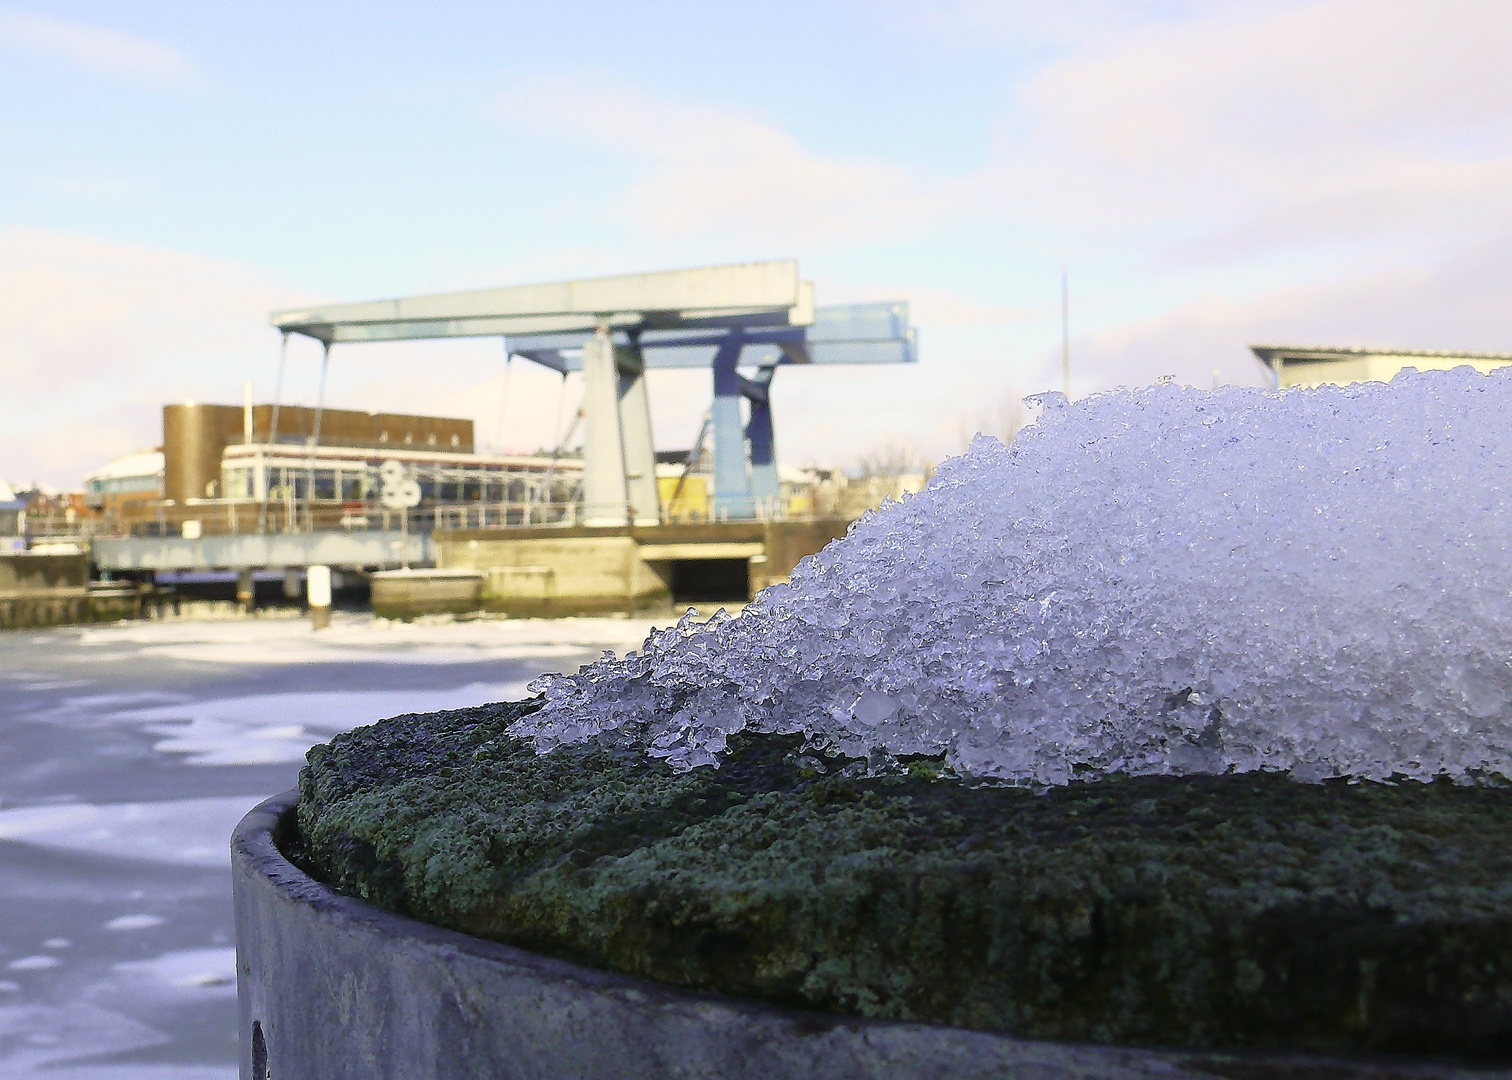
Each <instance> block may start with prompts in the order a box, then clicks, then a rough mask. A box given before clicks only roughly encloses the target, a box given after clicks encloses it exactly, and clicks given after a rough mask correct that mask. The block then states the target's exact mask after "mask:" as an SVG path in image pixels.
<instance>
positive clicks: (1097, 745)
mask: <svg viewBox="0 0 1512 1080" xmlns="http://www.w3.org/2000/svg"><path fill="white" fill-rule="evenodd" d="M1041 403H1042V404H1043V406H1044V408H1045V412H1044V414H1043V415H1042V417H1041V419H1040V420H1039V422H1038V423H1036V424H1035V425H1033V426H1032V427H1031V428H1029V429H1027V430H1025V431H1024V432H1022V433H1021V434H1020V435H1019V437H1018V438H1017V439H1016V440H1015V441H1014V443H1013V445H1012V446H1011V447H1005V446H1003V445H1002V444H1001V443H999V442H998V441H996V440H994V439H990V438H985V437H978V438H977V440H976V441H975V442H974V443H973V444H972V446H971V448H970V450H969V451H968V452H967V453H966V454H964V455H963V456H961V457H959V458H955V459H953V460H951V461H947V462H946V463H945V464H944V465H942V466H941V468H940V470H939V472H938V473H937V474H936V476H935V477H934V478H933V480H932V481H931V482H930V484H929V486H928V487H927V488H926V489H925V490H924V491H923V492H922V493H920V494H918V495H916V496H913V497H911V498H909V499H907V500H906V501H904V502H902V503H898V504H890V505H888V506H886V507H884V508H883V509H881V510H879V511H876V512H874V513H871V514H869V515H867V516H866V517H865V518H864V519H862V520H861V521H860V522H858V523H856V525H854V526H853V527H852V528H851V530H850V532H849V534H848V535H847V536H846V537H845V538H844V539H842V540H839V541H836V542H835V543H833V544H831V545H830V546H829V547H827V548H826V549H825V550H824V551H822V552H820V553H819V554H818V555H815V556H813V557H811V558H809V559H806V560H804V562H803V563H802V564H801V565H800V566H799V567H798V568H797V569H796V570H795V571H794V572H793V574H792V578H791V582H790V583H788V584H782V585H776V586H773V587H771V588H769V589H767V590H765V591H764V592H762V593H761V594H760V595H759V596H758V597H757V598H756V600H755V601H754V602H752V603H751V604H750V605H749V606H748V607H747V608H746V609H745V610H744V612H743V613H742V614H741V615H740V616H739V617H738V618H719V617H717V618H715V619H713V620H710V621H709V622H707V623H698V622H695V621H693V620H692V619H691V618H689V619H684V620H683V621H682V622H681V623H679V624H678V625H677V626H676V627H675V628H671V629H668V630H664V631H659V632H657V633H654V634H652V636H651V637H649V638H648V639H647V640H646V642H645V644H644V646H643V647H642V649H641V651H639V652H638V653H631V654H629V655H627V656H626V657H625V658H623V659H618V660H617V659H614V658H613V657H612V656H609V655H606V657H605V659H604V660H602V661H600V662H598V663H596V664H593V665H590V666H589V667H587V668H584V669H583V670H582V671H581V672H580V673H578V674H576V675H553V676H547V677H545V678H543V679H541V680H539V681H538V682H537V683H535V684H532V689H535V690H538V691H543V692H544V693H545V695H546V703H545V706H544V707H543V708H542V709H541V710H540V711H539V712H536V713H534V714H532V715H531V716H529V717H527V718H525V719H524V720H522V721H520V723H519V724H518V726H517V727H516V729H515V730H516V731H517V733H519V734H523V735H528V736H530V737H532V738H534V739H535V741H536V745H537V747H538V748H539V749H542V750H549V749H550V748H552V747H554V746H557V745H561V744H564V743H574V742H580V741H582V740H584V739H587V738H589V737H591V736H593V735H596V734H603V735H605V736H606V737H607V738H609V739H611V740H614V741H620V740H623V741H624V742H625V743H627V744H633V745H640V746H643V747H645V748H646V749H647V750H648V751H649V752H650V753H651V754H653V755H655V756H657V757H661V758H665V759H667V760H668V761H669V762H670V763H671V764H672V765H673V766H674V767H677V768H691V767H695V766H699V765H705V764H716V763H717V761H718V755H719V754H720V752H721V750H723V748H724V746H725V743H726V739H727V738H728V737H729V736H730V735H731V734H733V733H734V732H737V731H742V730H749V731H759V732H779V733H804V734H806V735H808V736H809V737H810V738H811V739H813V740H814V741H815V742H817V743H819V744H822V745H825V746H827V747H830V748H833V749H835V750H838V751H840V752H842V753H845V754H849V755H858V756H871V757H873V758H877V757H878V756H883V757H885V756H886V755H895V756H901V755H911V754H926V755H933V754H940V753H943V754H944V755H945V756H946V760H947V761H948V762H949V763H950V764H951V765H953V766H954V767H955V768H956V769H958V770H960V771H961V772H963V773H965V774H968V775H976V776H983V777H999V778H1004V779H1010V780H1016V781H1023V782H1029V783H1036V784H1063V783H1066V782H1067V781H1069V780H1071V779H1074V778H1085V779H1090V778H1094V777H1097V776H1100V775H1103V774H1107V773H1114V772H1122V773H1131V774H1189V773H1203V772H1209V773H1216V772H1229V771H1239V772H1244V771H1250V770H1256V769H1268V770H1285V771H1289V772H1291V773H1292V774H1293V775H1294V776H1296V777H1298V778H1300V779H1309V780H1312V779H1321V778H1324V777H1330V776H1357V777H1366V778H1387V777H1391V776H1393V775H1404V776H1408V777H1414V778H1421V779H1426V778H1429V777H1433V776H1438V775H1449V776H1453V777H1465V776H1467V775H1468V774H1474V773H1477V772H1490V773H1502V774H1506V773H1512V768H1509V765H1512V710H1509V701H1512V664H1509V659H1512V558H1509V552H1508V537H1509V535H1512V506H1509V501H1508V498H1507V495H1508V479H1509V475H1508V469H1509V467H1512V425H1509V424H1508V423H1507V417H1508V415H1509V414H1512V375H1492V376H1484V375H1479V374H1477V373H1475V372H1474V371H1472V370H1471V369H1469V368H1461V369H1459V370H1456V371H1452V372H1428V373H1419V372H1413V371H1409V372H1405V373H1403V374H1401V375H1399V376H1398V377H1397V378H1395V379H1394V380H1393V381H1392V382H1391V383H1390V384H1389V385H1388V384H1381V383H1368V384H1363V385H1357V386H1352V387H1348V388H1332V387H1329V388H1321V389H1310V390H1295V389H1294V390H1288V391H1286V392H1284V393H1275V392H1269V391H1260V390H1252V389H1242V388H1230V389H1224V390H1220V391H1215V392H1205V391H1197V390H1193V389H1190V388H1186V387H1181V386H1176V385H1169V384H1165V385H1157V386H1153V387H1150V388H1148V389H1144V390H1138V391H1132V392H1130V391H1119V392H1114V393H1108V394H1103V395H1100V396H1097V397H1094V398H1090V399H1087V400H1084V401H1081V402H1078V403H1077V404H1076V405H1074V406H1071V407H1067V406H1066V405H1065V402H1064V399H1063V398H1061V396H1060V395H1058V394H1057V395H1046V396H1045V397H1044V398H1043V399H1041Z"/></svg>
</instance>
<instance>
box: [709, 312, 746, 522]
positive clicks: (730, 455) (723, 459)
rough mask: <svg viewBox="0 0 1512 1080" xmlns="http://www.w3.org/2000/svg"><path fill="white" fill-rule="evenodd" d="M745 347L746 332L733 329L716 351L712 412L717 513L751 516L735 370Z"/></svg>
mask: <svg viewBox="0 0 1512 1080" xmlns="http://www.w3.org/2000/svg"><path fill="white" fill-rule="evenodd" d="M744 347H745V336H744V334H742V332H741V331H740V330H738V329H737V330H731V331H729V333H728V334H727V336H726V337H725V340H724V341H722V342H721V343H720V345H719V348H718V350H717V351H716V352H715V354H714V364H713V368H714V404H713V405H712V406H711V407H710V411H709V416H710V423H711V426H712V428H713V431H714V513H715V515H716V516H720V517H731V518H749V517H754V516H755V514H756V507H755V504H754V503H753V502H752V501H751V477H750V474H749V473H748V472H747V471H746V447H745V431H744V428H743V426H742V424H741V420H740V375H739V373H738V372H737V371H736V368H737V366H738V365H739V363H740V353H741V350H742V349H743V348H744Z"/></svg>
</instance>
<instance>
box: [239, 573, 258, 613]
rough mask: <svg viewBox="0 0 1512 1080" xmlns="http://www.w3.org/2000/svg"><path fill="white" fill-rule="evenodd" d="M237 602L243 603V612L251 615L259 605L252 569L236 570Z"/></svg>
mask: <svg viewBox="0 0 1512 1080" xmlns="http://www.w3.org/2000/svg"><path fill="white" fill-rule="evenodd" d="M236 602H237V603H238V604H239V605H241V609H242V612H243V613H244V614H249V615H250V614H251V613H252V610H253V608H255V607H256V606H257V592H256V586H255V585H254V583H253V580H252V571H251V570H238V571H237V572H236Z"/></svg>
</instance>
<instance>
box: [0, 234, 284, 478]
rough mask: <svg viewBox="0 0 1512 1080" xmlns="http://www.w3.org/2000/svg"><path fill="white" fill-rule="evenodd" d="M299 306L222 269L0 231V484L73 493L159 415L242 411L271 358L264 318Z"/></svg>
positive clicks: (190, 258)
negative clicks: (184, 406)
mask: <svg viewBox="0 0 1512 1080" xmlns="http://www.w3.org/2000/svg"><path fill="white" fill-rule="evenodd" d="M301 299H302V298H301V297H298V296H297V295H293V294H291V292H290V291H289V290H287V289H283V288H280V287H279V286H277V285H276V284H275V283H274V282H272V281H270V280H268V279H267V278H265V277H263V276H262V275H260V274H258V273H257V272H255V271H253V270H251V269H249V268H247V267H244V266H241V265H239V264H236V263H232V262H227V261H224V260H219V259H212V258H207V257H204V256H199V255H192V254H187V253H183V252H175V251H164V250H160V249H154V248H146V247H139V246H133V245H127V244H118V243H112V242H109V241H104V240H99V239H93V238H89V237H83V236H76V235H72V234H66V233H55V232H49V231H45V230H39V229H14V230H9V231H6V232H0V476H6V477H10V478H14V479H24V480H32V479H36V480H40V481H43V482H45V483H51V484H56V485H58V486H60V487H71V486H74V485H76V484H77V483H78V481H79V477H80V476H82V475H83V474H84V473H85V472H87V471H88V470H89V469H91V468H93V467H95V466H96V465H99V464H101V463H102V462H103V461H107V460H109V459H110V458H112V457H114V456H116V455H117V454H122V453H126V452H128V451H131V450H134V449H138V448H140V447H143V446H153V445H155V444H156V443H157V442H158V441H159V439H160V431H159V416H160V412H159V409H160V406H161V405H162V403H163V402H165V401H174V400H181V399H183V398H190V397H192V398H197V399H198V400H217V399H219V400H230V401H236V400H238V399H239V398H240V388H241V384H242V382H243V380H245V379H247V378H252V377H258V376H263V377H266V376H265V375H264V373H265V372H267V371H268V369H269V367H270V366H271V361H272V360H273V358H275V357H276V348H277V347H276V340H277V338H276V335H274V334H273V332H272V331H271V330H270V329H269V328H268V326H267V312H268V311H269V310H271V309H273V308H275V307H280V306H286V305H288V304H291V303H298V302H300V300H301ZM269 381H271V380H269Z"/></svg>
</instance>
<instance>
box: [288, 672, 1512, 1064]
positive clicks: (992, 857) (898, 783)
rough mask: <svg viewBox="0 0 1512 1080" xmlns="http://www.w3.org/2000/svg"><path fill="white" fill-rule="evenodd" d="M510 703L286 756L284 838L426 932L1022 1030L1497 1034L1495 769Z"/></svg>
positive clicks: (801, 999) (1508, 826) (1504, 912)
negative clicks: (965, 752) (1068, 754)
mask: <svg viewBox="0 0 1512 1080" xmlns="http://www.w3.org/2000/svg"><path fill="white" fill-rule="evenodd" d="M533 707H534V704H533V703H529V702H527V703H519V704H513V705H495V706H486V707H483V708H479V709H470V710H462V711H459V712H451V713H436V714H431V715H427V716H406V717H398V718H395V719H393V720H386V721H384V722H382V723H380V724H376V725H373V726H372V727H368V728H363V729H360V730H357V731H353V732H350V733H348V734H346V735H343V736H339V737H338V738H336V739H335V740H333V741H332V742H331V743H330V744H329V745H326V746H321V747H316V748H315V749H314V750H312V751H311V752H310V761H309V766H308V767H307V768H306V769H305V770H304V771H303V772H302V773H301V776H300V803H299V811H298V816H299V826H300V832H301V837H302V839H301V844H302V848H301V850H300V852H299V853H298V857H299V858H300V859H301V861H303V862H304V863H305V864H306V865H307V867H308V868H309V869H310V870H311V871H312V872H313V873H314V874H315V875H316V876H318V877H321V878H322V879H324V880H326V881H328V882H330V883H331V884H332V885H334V886H335V887H337V888H339V889H342V890H343V891H346V892H349V893H351V894H353V895H356V896H359V897H362V898H364V899H367V900H369V901H372V902H374V903H376V904H379V905H381V906H383V907H386V908H389V909H390V910H393V911H397V912H400V913H402V914H406V915H411V916H413V917H416V918H420V919H424V920H427V921H430V922H433V923H437V924H439V925H442V926H447V927H451V928H453V929H456V930H461V931H464V932H466V933H471V934H475V935H478V936H481V937H485V938H490V939H493V940H497V941H503V942H508V943H510V944H514V945H519V946H522V947H524V948H528V949H533V950H536V951H540V952H545V953H550V954H553V955H556V956H561V957H565V958H568V959H572V960H576V961H579V962H582V963H586V964H591V965H594V966H598V967H602V968H607V969H610V970H614V971H620V972H625V973H628V974H633V975H640V976H645V977H648V978H653V979H659V980H663V981H666V982H670V983H676V984H679V985H683V986H688V987H695V988H699V989H708V990H719V991H724V992H729V993H736V994H745V995H754V996H758V997H763V998H767V999H770V1000H774V1001H778V1002H784V1003H788V1004H793V1005H801V1006H805V1007H810V1008H819V1009H827V1010H832V1011H836V1012H844V1013H854V1014H859V1015H863V1016H871V1017H887V1018H895V1019H907V1020H920V1021H930V1022H938V1023H945V1024H954V1025H958V1026H965V1027H974V1028H982V1029H987V1030H998V1031H1012V1032H1018V1033H1023V1034H1028V1035H1034V1036H1042V1037H1052V1038H1065V1039H1089V1040H1095V1041H1102V1042H1132V1043H1147V1044H1182V1045H1194V1046H1225V1047H1244V1046H1256V1047H1260V1046H1289V1047H1296V1048H1305V1049H1333V1050H1362V1049H1363V1050H1393V1051H1416V1052H1449V1053H1471V1054H1481V1055H1497V1054H1507V1053H1509V1052H1512V788H1496V787H1462V786H1454V785H1452V784H1448V783H1434V784H1416V783H1403V784H1398V785H1394V786H1392V785H1381V784H1358V785H1350V784H1345V783H1329V784H1322V785H1304V784H1297V783H1293V782H1292V781H1290V780H1288V779H1286V778H1284V777H1281V776H1276V775H1272V774H1264V773H1252V774H1247V775H1242V776H1222V777H1212V776H1204V777H1186V778H1177V777H1139V778H1114V779H1108V780H1103V781H1099V782H1097V783H1088V784H1073V785H1071V786H1069V787H1065V788H1060V789H1055V790H1053V791H1050V792H1048V793H1045V794H1036V793H1034V792H1031V791H1028V790H1025V789H1021V788H1009V787H999V786H982V785H976V786H973V785H968V784H965V783H962V782H960V781H957V780H954V779H951V778H949V777H943V776H941V775H940V773H939V770H938V769H937V768H934V767H932V765H931V763H929V762H915V763H912V764H911V765H910V767H908V768H907V769H905V770H902V771H901V772H900V773H899V774H898V775H892V776H883V777H870V778H868V777H865V776H863V775H860V772H861V770H860V769H859V767H858V763H854V762H848V761H846V760H845V759H839V758H833V757H825V756H823V755H818V754H814V753H813V752H807V753H805V752H803V751H802V749H801V747H800V746H799V744H798V740H797V739H796V738H795V737H783V736H742V737H737V738H736V739H734V740H732V742H731V751H730V755H729V758H728V760H727V761H726V762H725V763H724V764H723V766H722V767H721V768H719V769H717V770H715V769H697V770H694V771H693V772H691V773H685V774H682V775H675V774H673V773H672V772H671V770H670V769H668V768H667V767H666V766H665V765H664V764H661V763H660V762H656V761H653V760H651V759H647V758H644V757H642V756H640V755H637V754H630V753H626V752H624V751H621V750H613V749H609V748H606V747H603V746H600V745H598V744H596V743H590V744H585V745H582V746H576V747H564V748H561V749H559V750H557V751H555V752H554V753H552V754H549V755H545V756H537V755H536V754H535V753H534V752H533V750H532V749H531V748H530V747H529V746H528V745H525V744H523V743H521V742H520V741H518V740H516V739H513V738H511V737H510V736H509V735H507V734H506V730H507V728H508V726H509V725H510V724H511V723H512V722H513V721H514V719H516V718H517V717H518V716H519V715H521V714H522V713H523V712H524V711H527V710H529V709H531V708H533Z"/></svg>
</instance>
